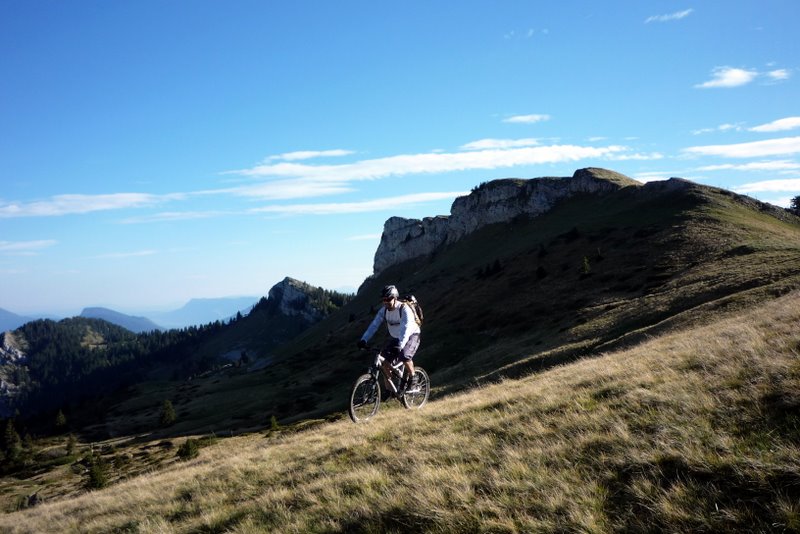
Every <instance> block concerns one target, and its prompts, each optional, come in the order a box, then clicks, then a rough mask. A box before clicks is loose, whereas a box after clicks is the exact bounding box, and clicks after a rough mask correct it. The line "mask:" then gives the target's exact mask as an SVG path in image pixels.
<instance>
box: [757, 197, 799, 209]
mask: <svg viewBox="0 0 800 534" xmlns="http://www.w3.org/2000/svg"><path fill="white" fill-rule="evenodd" d="M793 198H794V197H776V198H764V199H761V201H762V202H766V203H768V204H772V205H773V206H780V207H782V208H788V207H790V206H791V205H792V199H793Z"/></svg>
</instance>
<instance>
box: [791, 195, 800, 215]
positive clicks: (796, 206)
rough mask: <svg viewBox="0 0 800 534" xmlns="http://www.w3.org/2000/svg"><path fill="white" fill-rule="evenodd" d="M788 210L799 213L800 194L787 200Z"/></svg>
mask: <svg viewBox="0 0 800 534" xmlns="http://www.w3.org/2000/svg"><path fill="white" fill-rule="evenodd" d="M789 211H791V212H793V213H794V214H795V215H800V195H797V196H796V197H794V198H793V199H792V200H790V201H789Z"/></svg>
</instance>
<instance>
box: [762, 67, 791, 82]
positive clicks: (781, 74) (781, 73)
mask: <svg viewBox="0 0 800 534" xmlns="http://www.w3.org/2000/svg"><path fill="white" fill-rule="evenodd" d="M766 75H767V77H768V78H772V80H774V81H782V80H788V79H789V76H790V74H789V71H788V70H787V69H776V70H771V71H769V72H768V73H767V74H766Z"/></svg>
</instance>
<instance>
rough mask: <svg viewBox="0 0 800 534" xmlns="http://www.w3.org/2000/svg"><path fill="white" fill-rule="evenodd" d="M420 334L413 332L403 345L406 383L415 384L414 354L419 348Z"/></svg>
mask: <svg viewBox="0 0 800 534" xmlns="http://www.w3.org/2000/svg"><path fill="white" fill-rule="evenodd" d="M419 341H420V339H419V334H412V335H411V337H410V338H409V339H408V343H406V346H405V347H403V350H402V351H401V352H400V357H401V358H402V359H403V365H405V367H406V374H405V376H406V385H410V384H413V383H414V382H413V380H414V378H415V377H414V355H415V354H416V353H417V349H419Z"/></svg>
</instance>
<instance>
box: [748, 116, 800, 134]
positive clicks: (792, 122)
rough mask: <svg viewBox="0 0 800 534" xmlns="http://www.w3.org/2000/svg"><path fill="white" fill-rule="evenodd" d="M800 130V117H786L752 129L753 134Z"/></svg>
mask: <svg viewBox="0 0 800 534" xmlns="http://www.w3.org/2000/svg"><path fill="white" fill-rule="evenodd" d="M795 128H800V117H786V118H785V119H778V120H775V121H772V122H768V123H767V124H761V125H760V126H754V127H753V128H750V131H751V132H782V131H785V130H793V129H795Z"/></svg>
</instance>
